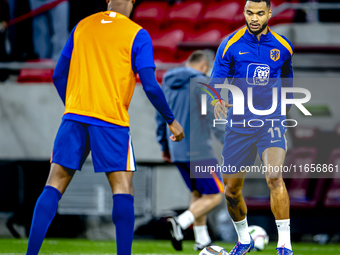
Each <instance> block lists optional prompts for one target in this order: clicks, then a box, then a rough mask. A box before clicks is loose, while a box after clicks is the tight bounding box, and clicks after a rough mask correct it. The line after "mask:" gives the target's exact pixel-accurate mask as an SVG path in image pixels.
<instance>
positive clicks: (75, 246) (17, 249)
mask: <svg viewBox="0 0 340 255" xmlns="http://www.w3.org/2000/svg"><path fill="white" fill-rule="evenodd" d="M193 245H194V242H193V241H185V242H184V243H183V251H182V252H177V251H175V250H174V249H173V248H172V246H171V244H170V241H158V240H145V241H144V240H143V241H141V240H136V241H134V243H133V248H132V253H133V254H135V255H137V254H138V255H139V254H140V255H146V254H148V255H158V254H159V255H177V254H178V255H179V254H183V255H188V254H190V255H198V254H199V252H195V251H194V250H193V248H192V247H193ZM216 245H219V246H222V247H224V248H225V249H226V250H227V251H228V252H229V251H230V250H231V249H232V247H233V244H230V243H228V244H227V243H222V242H216ZM293 247H294V254H295V255H340V244H330V245H325V246H320V245H317V244H306V243H295V244H293ZM26 248H27V240H24V239H22V240H20V239H19V240H18V239H0V255H4V254H7V255H19V254H25V252H26ZM39 254H40V255H43V254H54V255H62V254H66V255H68V254H70V255H73V254H79V255H104V254H105V255H106V254H107V255H114V254H116V246H115V242H109V241H106V242H105V241H89V240H79V239H46V240H45V241H44V243H43V246H42V248H41V251H40V253H39ZM252 254H258V255H273V254H276V251H275V243H270V244H269V246H268V247H267V248H266V250H264V251H261V252H253V253H252Z"/></svg>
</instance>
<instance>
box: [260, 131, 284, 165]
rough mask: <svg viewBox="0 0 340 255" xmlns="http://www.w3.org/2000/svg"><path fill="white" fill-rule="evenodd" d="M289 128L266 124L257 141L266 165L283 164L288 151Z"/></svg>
mask: <svg viewBox="0 0 340 255" xmlns="http://www.w3.org/2000/svg"><path fill="white" fill-rule="evenodd" d="M286 132H287V129H286V128H285V127H283V126H281V125H275V126H274V127H272V125H267V126H264V127H263V128H262V129H261V130H260V133H259V137H258V139H257V141H256V146H257V150H258V152H259V156H260V158H261V160H262V161H263V163H264V164H265V165H269V164H270V165H274V166H275V165H282V164H283V163H284V160H285V157H286V152H287V138H286Z"/></svg>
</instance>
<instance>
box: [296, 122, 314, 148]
mask: <svg viewBox="0 0 340 255" xmlns="http://www.w3.org/2000/svg"><path fill="white" fill-rule="evenodd" d="M292 134H293V136H292V137H293V144H294V147H301V146H316V144H317V139H318V138H319V134H320V131H319V130H318V129H316V128H313V127H305V126H297V127H295V128H294V130H293V132H292Z"/></svg>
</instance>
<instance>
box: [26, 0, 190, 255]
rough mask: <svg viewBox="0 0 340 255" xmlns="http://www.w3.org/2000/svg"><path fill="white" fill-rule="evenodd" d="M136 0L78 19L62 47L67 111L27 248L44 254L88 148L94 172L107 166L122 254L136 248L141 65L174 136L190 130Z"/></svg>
mask: <svg viewBox="0 0 340 255" xmlns="http://www.w3.org/2000/svg"><path fill="white" fill-rule="evenodd" d="M133 3H134V0H132V1H131V0H107V4H108V11H106V12H101V13H97V14H94V15H92V16H89V17H87V18H85V19H84V20H82V21H80V22H79V23H78V25H77V26H76V27H75V28H74V29H73V31H72V33H71V36H70V38H69V40H68V42H67V44H66V46H65V47H64V49H63V51H62V54H61V57H60V59H59V61H58V64H57V66H56V69H55V73H54V76H53V81H54V84H55V86H56V88H57V90H58V93H59V95H60V97H61V99H62V100H63V102H64V103H65V115H64V117H63V120H62V123H61V125H60V128H59V131H58V134H57V136H56V139H55V143H54V148H53V155H52V158H51V162H52V165H51V170H50V175H49V177H48V180H47V183H46V187H45V189H44V191H43V192H42V194H41V195H40V197H39V199H38V201H37V203H36V206H35V209H34V215H33V220H32V227H31V232H30V237H29V242H28V249H27V254H28V255H36V254H38V252H39V249H40V247H41V244H42V242H43V239H44V237H45V234H46V231H47V229H48V227H49V225H50V223H51V221H52V220H53V218H54V216H55V213H56V211H57V207H58V201H59V200H60V199H61V197H62V194H64V192H65V190H66V188H67V186H68V185H69V183H70V181H71V180H72V177H73V175H74V173H75V171H76V170H80V169H81V168H82V165H83V163H84V161H85V159H86V158H87V155H88V154H89V152H90V150H91V152H92V159H93V165H94V169H95V172H105V173H106V175H107V178H108V180H109V183H110V186H111V188H112V193H113V211H112V219H113V222H114V224H115V226H116V237H117V239H116V242H117V254H118V255H130V254H131V246H132V239H133V230H134V207H133V202H134V198H133V195H134V189H133V186H132V177H133V173H134V171H135V170H136V164H135V160H134V155H133V149H132V143H131V136H130V133H129V114H128V108H129V104H130V100H131V98H132V94H133V91H134V88H135V83H136V73H139V75H140V78H141V82H142V84H143V88H144V90H145V93H146V95H147V96H148V98H149V100H150V101H151V103H152V104H153V105H154V107H155V108H156V109H157V110H158V111H159V112H160V113H161V114H162V116H163V118H164V119H165V120H166V122H167V124H168V125H169V129H170V130H171V132H172V133H173V135H172V136H171V138H170V139H171V140H172V141H180V140H182V138H183V137H184V134H183V129H182V127H181V126H180V125H179V124H178V122H177V121H176V120H175V118H174V116H173V114H172V112H171V110H170V109H169V106H168V104H167V102H166V100H165V97H164V94H163V92H162V90H161V88H160V86H159V85H158V83H157V82H156V78H155V74H154V69H155V64H154V60H153V50H152V42H151V38H150V36H149V34H148V33H147V32H146V31H145V30H144V29H142V28H141V27H140V26H139V25H137V24H136V23H134V22H132V21H131V20H130V19H129V18H128V17H129V15H130V13H131V11H132V8H133Z"/></svg>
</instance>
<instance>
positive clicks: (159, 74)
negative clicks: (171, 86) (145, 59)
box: [156, 69, 168, 84]
mask: <svg viewBox="0 0 340 255" xmlns="http://www.w3.org/2000/svg"><path fill="white" fill-rule="evenodd" d="M167 71H168V70H157V69H156V79H157V81H158V82H159V83H160V84H162V82H163V76H164V74H165V73H166V72H167Z"/></svg>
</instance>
